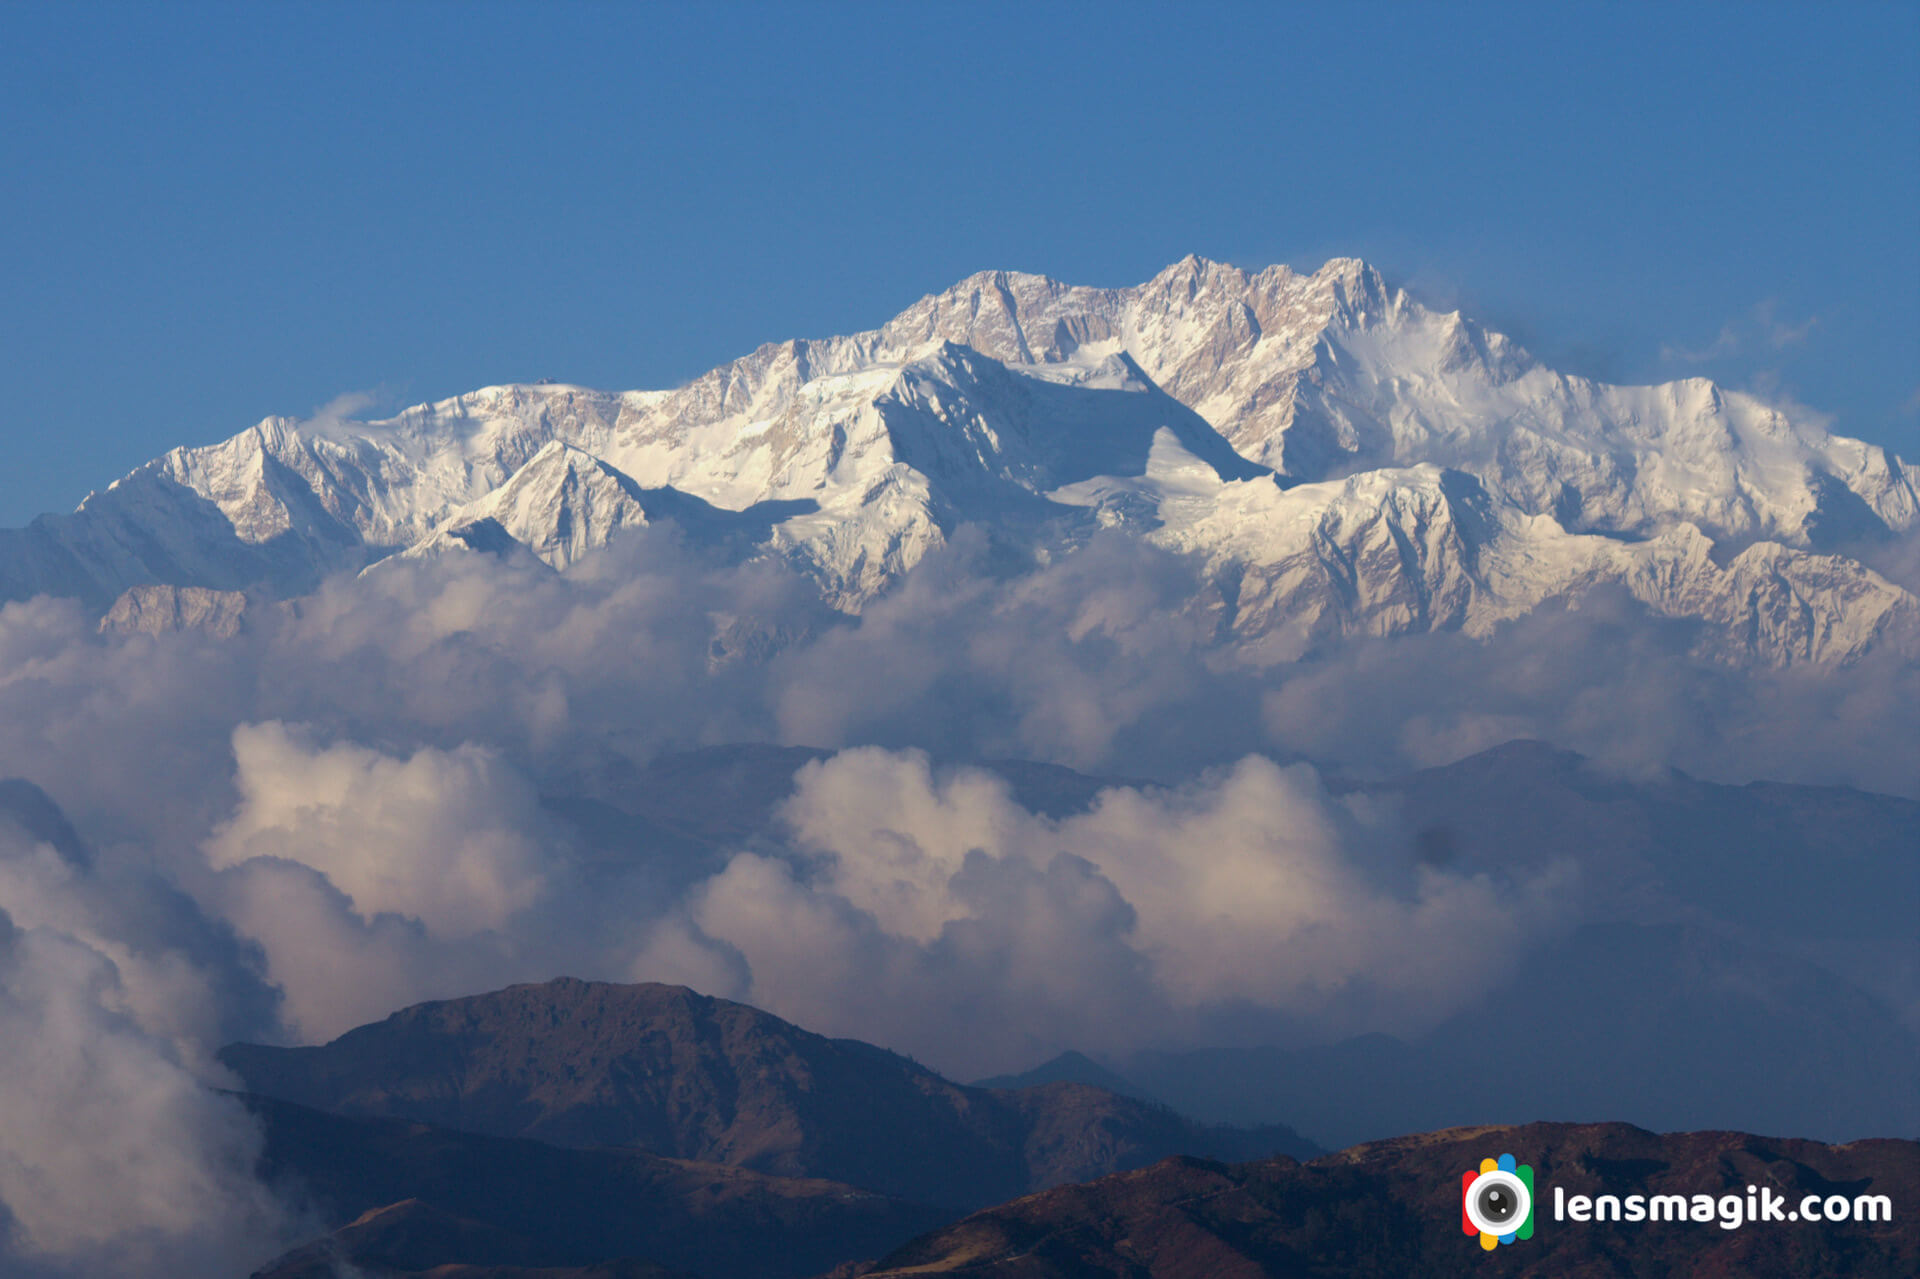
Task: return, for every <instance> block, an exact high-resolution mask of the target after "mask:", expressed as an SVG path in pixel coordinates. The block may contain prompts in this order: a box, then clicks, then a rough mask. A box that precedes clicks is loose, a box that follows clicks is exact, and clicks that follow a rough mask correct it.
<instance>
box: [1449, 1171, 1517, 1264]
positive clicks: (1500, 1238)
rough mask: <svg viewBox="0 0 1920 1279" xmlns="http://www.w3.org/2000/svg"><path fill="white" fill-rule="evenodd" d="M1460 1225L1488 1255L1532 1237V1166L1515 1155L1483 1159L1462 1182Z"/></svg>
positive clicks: (1463, 1177) (1462, 1178)
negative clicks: (1477, 1237)
mask: <svg viewBox="0 0 1920 1279" xmlns="http://www.w3.org/2000/svg"><path fill="white" fill-rule="evenodd" d="M1460 1226H1461V1229H1463V1230H1465V1231H1466V1232H1467V1233H1468V1234H1470V1235H1477V1236H1479V1239H1480V1246H1481V1247H1482V1248H1485V1249H1486V1250H1488V1251H1489V1252H1491V1251H1492V1250H1493V1249H1495V1248H1498V1247H1499V1246H1500V1245H1501V1244H1503V1243H1512V1242H1513V1241H1514V1240H1516V1239H1531V1238H1533V1167H1532V1165H1530V1164H1523V1163H1519V1162H1517V1161H1516V1160H1515V1159H1514V1157H1513V1156H1512V1155H1501V1156H1500V1157H1499V1158H1498V1159H1483V1160H1481V1161H1480V1167H1479V1169H1478V1170H1477V1171H1474V1172H1469V1173H1467V1174H1465V1175H1464V1176H1462V1177H1461V1179H1460Z"/></svg>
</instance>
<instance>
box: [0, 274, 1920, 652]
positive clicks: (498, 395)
mask: <svg viewBox="0 0 1920 1279" xmlns="http://www.w3.org/2000/svg"><path fill="white" fill-rule="evenodd" d="M661 518H666V519H671V520H673V521H674V522H675V523H678V524H681V525H682V526H683V527H687V528H689V529H694V530H699V531H700V535H701V536H703V537H705V536H709V535H711V536H712V537H715V538H718V539H719V540H720V541H722V542H724V543H725V544H726V545H728V546H729V547H739V546H742V545H750V546H751V547H754V548H757V549H758V553H764V554H770V555H780V556H785V557H788V558H790V559H792V560H793V561H794V562H795V563H797V564H799V565H800V566H801V567H803V568H804V569H806V571H808V572H809V573H811V574H812V575H813V576H814V577H815V578H816V579H817V580H818V582H819V583H820V586H821V589H822V591H823V594H824V595H825V597H826V598H827V599H828V600H830V601H831V602H833V603H834V604H835V605H836V606H838V607H841V608H846V609H849V610H857V609H859V608H860V607H862V605H863V604H864V603H865V602H866V601H867V600H870V599H871V598H873V596H874V595H875V594H877V593H879V592H881V591H884V590H886V589H887V588H888V587H889V586H890V584H891V583H893V582H894V581H896V580H897V579H898V578H899V576H900V575H901V574H902V573H903V572H905V571H906V570H908V569H909V568H911V567H912V565H913V564H914V563H915V562H917V561H918V559H919V558H920V557H922V556H923V555H925V554H926V553H927V552H928V551H929V550H930V549H931V548H933V547H935V546H938V545H939V544H940V543H941V542H942V541H943V540H945V538H946V537H947V536H949V535H950V534H951V532H952V531H953V530H954V529H955V528H956V527H957V526H958V525H959V524H961V523H964V522H968V521H973V522H981V523H987V524H991V525H993V526H994V527H995V528H996V529H997V530H998V531H999V532H1000V533H1001V534H1002V535H1004V536H1006V537H1009V538H1013V539H1016V540H1017V539H1019V538H1023V537H1024V538H1032V539H1047V538H1058V537H1062V536H1064V538H1065V543H1064V544H1071V543H1072V542H1073V540H1074V537H1075V536H1076V534H1075V533H1074V531H1073V530H1074V529H1075V528H1090V527H1095V526H1100V525H1106V526H1110V527H1119V528H1124V529H1128V530H1131V531H1133V532H1134V533H1136V534H1137V535H1139V536H1141V537H1145V538H1149V539H1151V540H1154V541H1156V542H1158V543H1160V544H1162V545H1166V546H1169V547H1172V548H1174V549H1177V550H1182V551H1187V552H1191V553H1193V554H1195V555H1196V556H1199V557H1201V558H1202V559H1203V560H1205V561H1206V562H1207V563H1208V564H1209V565H1210V566H1211V568H1212V571H1214V572H1216V573H1217V574H1219V575H1220V580H1221V581H1222V582H1229V581H1230V582H1232V583H1234V584H1235V585H1233V587H1232V589H1231V590H1227V589H1226V588H1225V587H1223V588H1222V593H1221V597H1220V598H1221V602H1220V607H1221V609H1222V610H1223V611H1222V614H1221V616H1222V626H1223V628H1224V630H1223V633H1231V634H1232V635H1234V636H1236V637H1237V641H1238V642H1241V643H1244V644H1247V645H1250V646H1252V647H1253V648H1255V649H1258V650H1259V651H1261V652H1265V653H1268V654H1286V653H1294V652H1299V651H1305V649H1306V648H1310V647H1312V646H1313V645H1315V644H1319V643H1324V642H1329V637H1330V636H1337V635H1342V634H1347V633H1351V632H1353V631H1355V630H1360V631H1368V630H1373V631H1381V630H1384V631H1392V630H1395V629H1405V628H1422V627H1428V628H1430V627H1452V626H1459V627H1464V628H1466V629H1468V630H1479V629H1484V628H1485V627H1487V626H1490V625H1492V624H1493V623H1494V622H1495V621H1497V620H1499V619H1500V618H1503V617H1509V616H1513V615H1514V614H1515V613H1517V612H1521V611H1525V610H1526V609H1528V608H1531V607H1533V606H1534V605H1536V604H1538V603H1539V602H1540V601H1542V600H1545V599H1549V598H1555V597H1560V596H1571V595H1575V594H1577V593H1578V592H1579V591H1581V590H1584V589H1588V588H1590V587H1591V586H1592V585H1593V584H1594V583H1599V582H1609V583H1616V584H1621V585H1624V586H1626V587H1627V589H1629V590H1631V591H1632V592H1633V593H1634V594H1635V595H1636V596H1638V597H1640V598H1642V599H1643V600H1646V601H1647V602H1648V603H1649V605H1650V606H1652V607H1654V608H1656V609H1657V610H1658V611H1662V612H1666V613H1670V614H1673V615H1677V616H1688V617H1697V618H1703V619H1704V618H1709V617H1712V618H1714V619H1717V620H1716V622H1715V624H1716V625H1724V626H1727V627H1732V628H1734V630H1735V631H1738V632H1740V633H1742V634H1744V635H1746V636H1747V638H1746V639H1745V640H1743V641H1742V643H1743V644H1745V645H1746V648H1745V649H1744V650H1742V651H1743V652H1745V653H1746V655H1747V656H1748V657H1749V658H1752V659H1755V660H1768V661H1772V660H1802V659H1808V658H1810V659H1813V660H1828V659H1834V658H1839V659H1844V658H1845V657H1847V656H1849V655H1851V654H1853V653H1855V652H1857V651H1860V650H1861V649H1862V648H1863V647H1865V646H1869V645H1872V644H1878V643H1882V642H1886V639H1885V637H1886V636H1888V635H1891V634H1893V633H1895V632H1897V631H1901V629H1902V628H1903V627H1906V626H1907V625H1908V619H1910V618H1911V615H1912V611H1913V610H1912V608H1911V607H1910V605H1911V604H1912V600H1911V597H1908V596H1906V595H1905V593H1904V592H1902V591H1900V590H1899V589H1898V588H1897V587H1893V586H1891V585H1890V584H1888V583H1886V582H1884V581H1882V580H1880V579H1878V578H1875V577H1873V576H1872V575H1871V574H1869V573H1867V571H1866V570H1865V569H1864V568H1861V567H1860V566H1859V565H1858V564H1857V563H1855V562H1854V561H1852V560H1849V559H1846V558H1845V557H1844V555H1836V554H1834V552H1838V551H1844V550H1845V549H1846V548H1848V547H1850V546H1852V545H1854V544H1855V543H1857V542H1859V541H1860V540H1861V539H1866V538H1873V537H1888V536H1912V535H1916V534H1915V530H1916V529H1920V499H1917V498H1916V492H1915V487H1914V483H1913V479H1912V477H1911V475H1910V473H1909V472H1908V471H1907V469H1906V468H1905V467H1904V466H1903V465H1902V464H1901V463H1900V461H1899V460H1898V459H1897V458H1894V457H1891V456H1890V455H1888V454H1887V453H1886V452H1885V451H1884V450H1882V449H1879V448H1877V447H1875V446H1872V445H1868V444H1865V443H1862V442H1860V441H1857V440H1849V439H1843V438H1839V437H1834V436H1831V435H1829V434H1828V433H1827V432H1826V431H1825V430H1824V429H1823V428H1822V427H1821V425H1820V424H1819V423H1816V422H1805V421H1801V420H1798V419H1797V418H1796V417H1795V416H1794V415H1793V414H1792V413H1790V412H1787V411H1783V410H1782V409H1781V408H1780V407H1778V406H1775V405H1770V404H1768V403H1766V402H1764V401H1763V400H1761V399H1759V398H1756V397H1754V396H1751V395H1744V394H1739V393H1734V392H1729V391H1725V390H1723V389H1721V388H1718V387H1716V386H1714V385H1713V384H1712V383H1710V382H1706V381H1704V380H1698V379H1692V380H1686V381H1679V382H1673V383H1668V384H1665V385H1661V386H1652V387H1619V386H1609V385H1606V384H1603V383H1598V382H1594V381H1591V380H1588V379H1583V378H1578V377H1572V376H1567V375H1563V374H1560V373H1558V372H1556V371H1554V370H1552V369H1550V368H1547V367H1545V366H1544V365H1542V364H1540V363H1539V362H1538V361H1537V360H1535V359H1534V358H1533V357H1532V356H1530V355H1529V354H1528V353H1527V352H1526V351H1524V350H1522V349H1521V348H1520V347H1519V346H1518V345H1517V344H1516V343H1514V342H1512V341H1511V340H1510V339H1508V338H1506V337H1504V336H1503V335H1501V334H1499V333H1497V332H1494V331H1492V330H1490V329H1487V328H1486V327H1484V326H1482V325H1480V324H1477V323H1476V322H1474V321H1473V320H1471V319H1470V318H1468V317H1465V316H1463V315H1461V314H1459V313H1458V312H1454V311H1441V310H1437V309H1434V308H1431V307H1428V306H1426V305H1424V304H1422V303H1421V302H1420V301H1419V300H1418V299H1416V298H1413V297H1411V296H1410V295H1409V294H1407V293H1406V292H1405V291H1404V290H1401V289H1398V288H1395V287H1393V286H1392V285H1390V284H1389V283H1388V281H1386V280H1385V279H1384V278H1383V277H1382V276H1381V274H1380V272H1378V271H1377V270H1375V269H1374V268H1373V267H1371V266H1369V265H1368V264H1366V263H1365V262H1363V261H1360V260H1359V259H1355V258H1337V259H1334V260H1332V261H1330V262H1327V263H1326V264H1324V265H1323V266H1321V267H1320V268H1319V269H1318V270H1316V271H1312V272H1299V271H1295V270H1293V269H1291V268H1289V267H1287V266H1284V265H1280V266H1270V267H1267V268H1264V269H1261V270H1257V271H1249V270H1247V269H1244V268H1242V267H1238V266H1233V265H1231V264H1227V263H1221V262H1215V261H1209V260H1207V259H1205V258H1200V257H1187V258H1184V259H1182V260H1181V261H1179V262H1176V263H1174V264H1172V265H1171V266H1168V267H1167V268H1165V269H1164V270H1162V271H1160V272H1158V273H1157V274H1155V275H1154V276H1153V277H1152V278H1151V279H1149V280H1146V281H1145V282H1143V283H1141V284H1138V285H1135V286H1132V287H1128V288H1094V287H1087V286H1080V285H1071V284H1066V283H1063V282H1061V281H1058V280H1054V279H1051V278H1049V277H1047V276H1044V275H1036V274H1030V273H1023V272H1016V271H987V272H981V273H979V274H976V275H972V276H969V277H967V278H966V279H964V280H961V281H959V282H958V283H956V284H955V285H953V286H952V287H951V288H948V289H945V290H943V291H941V292H939V293H934V294H929V295H928V296H926V297H924V298H922V299H920V300H919V301H918V302H916V303H914V304H913V305H912V306H910V307H908V308H907V309H906V310H905V311H903V312H901V313H900V314H899V315H897V316H895V317H894V318H893V319H892V320H890V321H887V322H886V323H885V324H883V325H881V326H880V327H878V328H876V329H872V330H869V331H866V332H862V333H856V334H851V335H847V336H842V337H830V338H823V339H814V340H793V341H787V342H779V343H771V344H768V345H766V346H763V347H761V348H759V349H758V350H756V351H753V352H751V353H750V354H748V355H746V356H743V357H742V358H740V359H737V360H733V361H730V362H728V363H726V364H723V365H720V366H719V367H717V368H715V369H713V370H711V371H710V372H708V373H706V374H705V375H703V376H701V377H699V378H696V379H694V380H693V381H691V382H689V383H688V384H686V385H684V386H681V387H678V388H675V389H672V390H665V391H629V392H604V391H595V390H590V389H587V388H583V387H577V386H568V385H559V384H552V383H541V384H533V385H524V384H509V385H500V386H490V387H483V388H481V389H479V390H476V391H472V392H468V393H466V394H464V395H458V396H454V397H452V398H450V399H446V400H441V401H438V402H436V403H431V404H421V405H416V406H413V407H411V408H408V409H406V410H405V411H403V412H401V413H399V414H397V415H395V416H394V417H392V418H389V419H386V420H384V421H372V422H353V421H345V420H338V419H328V420H325V421H315V422H299V421H295V420H292V419H286V418H272V419H268V420H266V421H264V422H262V423H260V424H259V425H257V426H255V427H253V428H250V429H249V430H247V431H244V432H242V433H240V434H239V435H236V436H234V437H233V438H232V439H229V440H227V441H225V442H223V443H221V444H217V445H213V446H210V447H207V448H199V449H177V450H175V451H173V452H172V453H169V454H168V455H166V456H165V457H163V458H160V459H158V460H156V461H155V462H153V463H150V464H149V465H148V466H146V467H143V468H141V469H140V470H138V471H136V472H134V473H133V474H132V475H130V476H128V477H126V478H125V479H124V480H122V481H119V482H118V483H116V484H115V485H113V486H112V487H111V488H110V489H108V490H106V491H104V492H102V493H97V494H94V495H92V496H91V497H90V498H89V499H88V501H87V502H86V503H83V504H82V508H81V509H80V510H79V511H77V512H75V513H74V515H72V516H68V517H48V518H46V519H43V520H42V521H39V522H36V524H35V525H34V527H33V528H31V529H28V530H21V531H19V532H17V533H0V593H3V594H4V595H6V596H9V597H11V596H16V595H19V594H24V593H31V592H33V591H36V590H49V589H52V590H64V591H70V592H72V593H77V594H82V595H85V596H87V597H88V598H90V599H94V600H97V601H100V602H101V603H102V606H104V602H105V601H107V600H111V599H112V598H113V597H114V596H115V595H117V594H118V593H119V592H120V591H122V590H124V589H126V588H127V587H129V586H134V585H139V584H142V583H153V582H161V583H169V584H177V585H187V586H204V587H209V588H215V589H225V590H241V589H244V590H249V591H257V592H260V593H262V594H265V595H276V594H278V595H285V594H289V593H296V592H298V591H301V590H305V589H309V588H310V587H311V586H312V584H313V583H314V582H316V581H317V580H318V579H319V578H320V577H321V576H323V575H324V574H326V573H328V572H334V571H340V570H351V569H357V568H359V567H361V566H363V565H365V564H367V563H370V562H373V561H376V560H378V559H380V558H382V557H383V556H387V555H390V554H393V553H396V552H400V551H405V550H407V549H408V548H413V549H414V550H416V551H418V552H421V553H426V552H428V551H438V550H444V549H449V548H450V547H451V546H453V545H455V544H458V545H465V546H484V547H490V548H493V549H512V548H523V549H525V550H526V551H528V552H530V553H532V554H534V555H537V556H539V557H540V558H541V559H542V560H544V561H546V562H547V563H549V564H552V565H554V566H555V567H558V568H565V567H568V566H570V565H572V564H573V563H575V562H577V560H578V559H579V558H580V557H581V556H582V555H584V554H587V553H589V552H590V551H592V550H594V549H597V548H598V547H600V546H604V545H605V544H606V543H607V542H608V540H609V539H611V538H612V537H614V536H616V535H617V534H618V533H619V532H620V531H621V530H623V529H626V528H629V527H636V526H638V525H640V524H644V523H647V522H649V521H650V520H653V521H656V522H657V520H659V519H661ZM1076 521H1078V522H1079V523H1078V524H1076ZM1063 530H1064V532H1063ZM1768 600H1770V601H1773V602H1772V603H1763V601H1768ZM1229 601H1230V604H1229ZM1796 610H1797V611H1796ZM1763 613H1765V614H1766V618H1770V619H1771V620H1766V619H1763V618H1762V614H1763ZM1793 616H1797V617H1799V618H1800V619H1801V621H1799V622H1792V623H1791V624H1790V621H1791V617H1793ZM1741 619H1744V621H1743V620H1741ZM1807 619H1814V620H1813V621H1811V622H1809V621H1808V620H1807ZM1821 619H1824V620H1821ZM1875 619H1877V620H1875ZM1742 627H1744V630H1741V628H1742ZM1796 628H1798V629H1796ZM1282 637H1291V638H1290V639H1284V638H1282Z"/></svg>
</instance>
